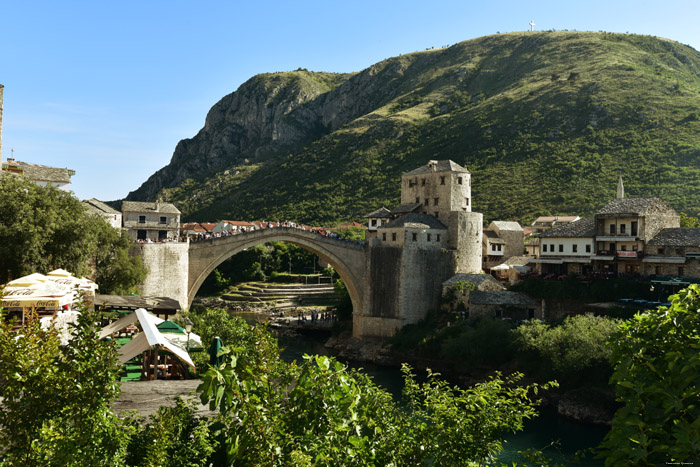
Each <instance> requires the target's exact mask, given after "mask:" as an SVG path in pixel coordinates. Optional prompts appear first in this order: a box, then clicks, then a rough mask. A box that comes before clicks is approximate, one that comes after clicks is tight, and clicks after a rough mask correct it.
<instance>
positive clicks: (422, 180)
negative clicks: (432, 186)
mask: <svg viewBox="0 0 700 467" xmlns="http://www.w3.org/2000/svg"><path fill="white" fill-rule="evenodd" d="M420 186H425V179H424V178H421V180H420Z"/></svg>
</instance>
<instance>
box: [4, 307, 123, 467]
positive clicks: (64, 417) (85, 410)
mask: <svg viewBox="0 0 700 467" xmlns="http://www.w3.org/2000/svg"><path fill="white" fill-rule="evenodd" d="M80 311H81V314H80V316H79V318H78V320H77V323H76V324H75V326H74V328H73V336H72V339H71V341H70V343H69V344H68V345H61V342H60V339H59V336H58V334H57V332H56V331H55V330H54V329H53V328H51V329H48V330H44V329H42V328H41V326H40V324H39V320H38V319H37V318H36V317H33V318H31V319H29V320H28V321H27V322H26V324H25V326H24V327H23V328H22V330H21V332H13V331H12V330H11V327H12V323H8V322H6V320H5V316H4V314H3V313H2V311H1V310H0V355H2V358H0V380H2V381H3V385H2V386H1V390H0V396H1V397H2V398H3V400H2V404H0V426H2V430H0V460H2V462H3V465H17V466H25V465H42V466H44V465H45V466H64V465H94V466H118V465H122V462H121V459H122V457H123V455H124V451H125V447H126V446H125V444H126V441H127V440H128V436H129V430H128V428H127V427H125V426H124V425H123V424H122V422H121V421H120V420H119V419H118V418H117V417H116V415H114V413H113V412H112V409H111V403H112V402H113V401H114V400H115V399H116V398H117V397H118V395H119V385H118V383H117V379H118V377H119V373H120V368H119V367H118V365H117V353H116V351H115V348H114V345H113V343H111V342H104V341H100V340H98V339H97V328H96V326H95V321H96V320H98V315H97V314H96V313H95V312H91V311H89V310H88V309H87V308H86V307H84V306H81V307H80Z"/></svg>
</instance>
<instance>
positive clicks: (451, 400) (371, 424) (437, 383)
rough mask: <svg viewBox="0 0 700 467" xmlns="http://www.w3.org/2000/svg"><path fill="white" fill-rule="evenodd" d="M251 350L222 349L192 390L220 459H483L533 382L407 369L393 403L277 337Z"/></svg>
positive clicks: (497, 444) (528, 412)
mask: <svg viewBox="0 0 700 467" xmlns="http://www.w3.org/2000/svg"><path fill="white" fill-rule="evenodd" d="M240 325H241V326H244V327H247V325H245V324H244V323H240ZM254 349H255V350H253V351H252V354H251V350H250V349H249V350H247V351H245V352H241V349H240V348H239V349H224V350H223V353H224V356H225V360H224V362H223V363H222V364H221V365H219V366H218V367H211V368H210V369H209V370H208V371H207V372H206V373H205V374H204V375H202V384H201V385H200V387H199V389H198V391H199V392H200V393H201V401H202V403H205V404H209V406H210V409H211V410H218V411H219V412H220V419H219V421H218V423H220V424H221V426H222V428H221V438H220V440H221V445H220V448H221V450H220V451H219V453H218V455H220V456H221V457H220V458H219V459H218V463H220V464H222V465H223V464H225V465H337V466H343V465H347V466H354V465H470V464H471V463H472V462H478V463H484V462H487V461H490V460H493V457H494V455H495V454H497V453H498V452H499V451H500V449H501V439H502V436H503V435H504V434H505V433H506V432H512V431H518V430H520V429H522V425H523V421H524V420H525V419H527V418H530V417H533V416H535V414H536V412H535V405H536V403H535V402H532V400H531V396H532V394H533V393H535V394H536V393H537V390H538V389H539V387H538V386H537V385H530V386H527V387H519V386H517V384H516V383H517V382H518V380H519V379H520V377H521V375H514V376H512V377H510V378H506V379H502V378H500V375H496V376H494V377H493V378H491V379H489V380H488V381H486V382H484V383H481V384H477V385H475V386H474V387H472V388H470V389H459V388H456V387H450V386H449V385H448V384H447V383H446V382H444V381H442V380H440V379H439V378H438V377H437V375H435V374H430V375H429V377H428V381H426V382H425V383H422V384H419V383H417V382H416V381H415V380H414V378H413V376H412V375H411V372H410V369H409V368H408V367H405V368H404V373H405V381H406V386H405V391H404V397H405V401H404V403H403V404H399V403H397V402H395V401H394V400H393V399H392V397H391V395H390V394H389V393H388V392H387V391H385V390H383V389H381V388H380V387H378V386H376V385H375V384H374V383H373V381H372V380H371V378H369V377H368V376H366V375H364V374H362V373H359V372H357V371H355V370H350V369H348V368H347V367H345V365H343V364H341V363H340V362H338V361H336V360H335V359H333V358H329V357H325V356H313V357H312V356H305V357H304V360H303V361H302V362H299V363H298V364H297V362H293V363H291V364H288V363H285V362H283V361H280V360H279V358H277V355H278V353H279V352H278V349H276V345H275V344H274V341H271V340H261V339H258V340H255V348H254ZM251 355H253V356H254V358H251ZM548 386H549V385H545V386H544V387H545V388H546V387H548Z"/></svg>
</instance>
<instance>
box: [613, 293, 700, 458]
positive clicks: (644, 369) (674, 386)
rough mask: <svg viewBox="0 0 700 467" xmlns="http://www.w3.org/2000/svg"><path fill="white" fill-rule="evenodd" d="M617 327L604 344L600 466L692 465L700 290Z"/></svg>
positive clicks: (696, 435) (698, 408)
mask: <svg viewBox="0 0 700 467" xmlns="http://www.w3.org/2000/svg"><path fill="white" fill-rule="evenodd" d="M670 300H671V306H670V307H660V308H659V309H657V310H651V311H646V312H644V313H640V314H638V315H635V317H634V318H633V319H631V320H629V321H626V322H624V323H622V324H621V326H620V329H619V332H617V333H616V334H614V335H613V336H612V338H611V355H610V362H611V364H612V365H614V367H615V371H614V373H613V375H612V379H611V382H612V383H613V384H614V385H615V391H616V393H617V400H618V401H620V402H621V403H623V404H624V406H623V407H622V408H621V409H620V410H618V411H617V413H616V414H615V418H614V419H613V423H612V429H611V430H610V433H608V435H607V436H606V438H605V441H604V442H603V444H602V446H601V447H602V449H603V452H602V454H603V455H605V456H606V461H605V464H606V465H659V464H664V463H666V464H669V463H676V464H681V463H693V462H694V461H697V460H698V452H700V451H699V450H698V446H700V427H699V425H700V405H698V387H700V372H698V369H699V368H700V333H699V332H698V331H699V330H700V314H699V313H698V309H700V287H699V286H698V285H691V286H690V287H688V288H687V289H685V290H682V291H680V292H679V293H678V294H677V295H673V296H671V297H670Z"/></svg>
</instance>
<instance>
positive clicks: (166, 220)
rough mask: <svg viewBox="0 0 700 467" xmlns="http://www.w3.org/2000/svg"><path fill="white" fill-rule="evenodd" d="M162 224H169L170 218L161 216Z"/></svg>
mask: <svg viewBox="0 0 700 467" xmlns="http://www.w3.org/2000/svg"><path fill="white" fill-rule="evenodd" d="M160 223H161V224H167V223H168V218H167V217H165V216H160Z"/></svg>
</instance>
